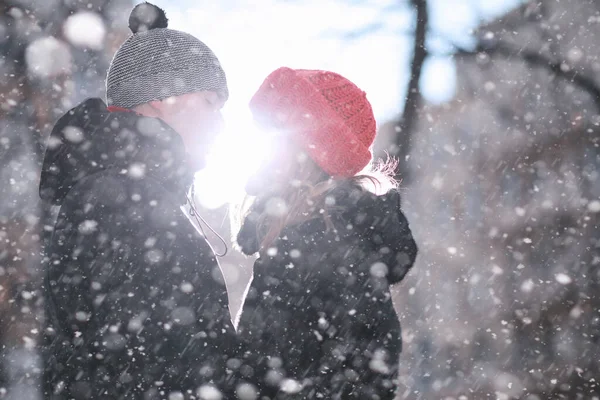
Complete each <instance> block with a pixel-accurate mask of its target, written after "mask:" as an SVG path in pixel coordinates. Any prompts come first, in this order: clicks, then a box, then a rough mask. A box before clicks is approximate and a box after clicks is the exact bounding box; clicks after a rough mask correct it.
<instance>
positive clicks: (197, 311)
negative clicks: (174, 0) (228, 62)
mask: <svg viewBox="0 0 600 400" xmlns="http://www.w3.org/2000/svg"><path fill="white" fill-rule="evenodd" d="M129 26H130V28H131V29H132V32H133V35H132V36H131V37H130V38H129V39H128V40H127V41H126V42H125V43H124V44H123V45H122V46H121V48H120V49H119V50H118V51H117V53H116V55H115V57H114V59H113V61H112V64H111V66H110V69H109V71H108V78H107V99H108V105H109V106H108V107H107V106H106V105H105V104H104V102H103V101H102V100H100V99H89V100H87V101H85V102H84V103H82V104H81V105H79V106H77V107H75V108H74V109H73V110H71V111H69V112H68V113H67V114H66V115H65V116H63V117H62V118H61V119H60V120H59V121H58V122H57V124H56V126H55V127H54V129H53V132H52V134H51V137H50V139H49V142H48V148H47V150H46V154H45V158H44V165H43V170H42V176H41V183H40V196H41V197H42V199H44V200H45V201H49V202H52V204H54V205H57V206H60V212H59V216H58V220H57V222H56V225H55V227H54V232H53V236H52V240H51V243H50V245H49V248H47V249H46V254H47V256H48V258H49V261H48V264H47V270H46V276H45V301H46V310H47V322H46V329H45V332H44V335H45V344H46V345H45V374H44V398H48V399H72V398H74V399H166V398H168V399H184V398H185V399H187V398H211V399H213V398H214V399H219V398H231V396H230V394H229V393H230V390H231V389H229V387H230V386H231V384H230V382H231V381H232V379H231V378H230V375H229V372H230V370H229V368H230V367H231V366H232V365H235V362H233V361H232V360H231V358H232V357H233V355H234V354H235V351H236V346H237V345H236V341H235V332H234V328H233V325H232V323H231V319H230V314H229V311H228V299H227V292H226V289H225V285H224V282H223V276H222V274H221V271H220V269H219V266H218V263H217V261H216V259H215V256H214V254H213V252H212V250H211V248H210V246H209V244H208V243H207V242H206V240H205V239H204V238H203V237H202V235H201V234H200V233H199V232H198V231H197V230H196V229H195V228H194V227H193V225H192V224H191V223H190V221H189V220H188V218H187V216H186V215H184V213H183V212H182V210H181V208H180V207H181V206H182V205H183V204H185V203H186V201H188V202H189V203H190V204H188V205H187V206H186V209H187V210H191V208H192V202H191V201H189V200H186V194H187V191H188V189H189V187H190V185H191V184H192V177H193V172H194V170H197V169H199V168H201V167H202V165H203V164H204V162H205V159H206V153H207V149H208V146H209V145H210V143H211V142H212V140H213V139H214V136H215V134H216V132H217V131H218V128H219V126H220V124H221V115H220V109H221V107H222V106H223V104H224V103H225V101H226V100H227V97H228V89H227V82H226V78H225V74H224V72H223V70H222V68H221V66H220V64H219V62H218V60H217V58H216V56H215V55H214V54H213V52H212V51H211V50H210V49H209V48H208V47H207V46H206V45H205V44H204V43H202V42H201V41H199V40H198V39H196V38H195V37H193V36H191V35H189V34H186V33H183V32H179V31H176V30H171V29H168V28H167V19H166V16H165V14H164V12H163V11H162V10H161V9H159V8H157V7H155V6H153V5H150V4H148V3H144V4H141V5H138V6H137V7H136V8H135V9H134V11H133V12H132V14H131V17H130V20H129ZM228 371H229V372H228ZM192 396H193V397H192Z"/></svg>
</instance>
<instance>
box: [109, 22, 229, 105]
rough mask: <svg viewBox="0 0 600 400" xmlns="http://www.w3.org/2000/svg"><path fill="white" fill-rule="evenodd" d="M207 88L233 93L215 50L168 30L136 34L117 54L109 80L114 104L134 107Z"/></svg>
mask: <svg viewBox="0 0 600 400" xmlns="http://www.w3.org/2000/svg"><path fill="white" fill-rule="evenodd" d="M203 90H211V91H215V92H217V93H218V94H219V96H220V97H221V98H222V99H223V100H227V98H228V97H229V91H228V88H227V79H226V77H225V72H224V71H223V69H222V68H221V64H220V63H219V60H218V59H217V57H216V56H215V54H214V53H213V52H212V50H210V48H208V46H206V45H205V44H204V43H202V42H201V41H200V40H198V39H196V38H195V37H194V36H192V35H190V34H187V33H185V32H180V31H177V30H173V29H168V28H156V29H151V30H148V31H144V32H138V33H135V34H133V35H132V36H131V37H129V39H127V40H126V41H125V43H123V45H122V46H121V48H119V50H118V51H117V53H116V54H115V56H114V58H113V60H112V63H111V65H110V68H109V70H108V77H107V79H106V95H107V103H108V104H109V105H113V106H118V107H123V108H132V107H135V106H137V105H139V104H144V103H148V102H150V101H153V100H163V99H166V98H168V97H172V96H179V95H182V94H186V93H193V92H198V91H203Z"/></svg>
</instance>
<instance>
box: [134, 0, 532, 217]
mask: <svg viewBox="0 0 600 400" xmlns="http://www.w3.org/2000/svg"><path fill="white" fill-rule="evenodd" d="M136 2H140V1H136ZM154 2H155V4H157V5H159V6H160V7H163V8H164V9H165V10H166V12H167V15H168V17H169V20H170V21H169V27H170V28H173V29H179V30H183V31H186V32H189V33H191V34H193V35H195V36H196V37H198V38H199V39H200V40H202V41H204V42H205V43H206V44H207V45H208V46H209V47H211V48H212V49H213V51H214V52H215V53H216V54H217V56H218V57H219V59H220V61H221V63H222V65H223V67H224V68H225V71H226V73H227V77H228V81H229V86H230V93H231V97H230V100H229V101H228V103H227V105H226V106H225V108H224V110H223V113H224V117H225V120H226V124H227V126H228V129H227V131H226V132H225V133H224V134H223V135H221V138H220V141H219V143H218V144H217V146H216V147H215V149H214V154H215V155H214V157H213V162H212V163H211V164H210V167H209V168H208V170H207V171H204V172H203V173H204V175H203V178H202V179H207V180H210V181H212V183H213V184H217V183H219V182H223V181H227V180H229V181H230V182H229V184H228V185H227V186H228V187H229V188H230V189H228V190H227V191H226V192H227V193H225V192H224V193H222V194H221V195H219V196H213V198H211V199H208V200H207V205H215V206H216V205H218V204H219V203H220V202H222V201H223V196H224V197H230V196H231V195H232V194H231V193H232V192H235V191H237V190H239V188H240V185H241V183H242V180H243V179H245V177H244V176H243V174H240V171H239V168H238V167H237V165H248V168H246V170H247V171H251V170H252V167H253V166H254V165H255V164H256V163H257V162H258V160H259V159H260V153H261V152H262V151H264V148H261V146H258V145H257V141H256V137H257V136H256V135H252V134H250V132H251V131H252V129H253V124H252V118H251V116H250V114H249V112H248V110H247V106H246V105H247V103H248V101H249V99H250V97H251V96H252V94H253V93H254V91H255V90H256V89H257V88H258V87H259V86H260V84H261V82H262V80H263V79H264V78H265V77H266V76H267V75H268V74H269V73H270V72H271V71H273V70H274V69H276V68H278V67H280V66H288V67H292V68H306V69H329V70H332V71H335V72H338V73H341V74H342V75H344V76H346V77H347V78H349V79H350V80H352V81H353V82H355V83H356V84H357V85H358V86H359V87H361V88H362V89H363V90H365V92H366V93H367V96H368V98H369V100H370V101H371V103H372V105H373V109H374V111H375V115H376V117H377V120H378V122H379V123H383V122H385V121H386V120H389V119H390V118H392V117H394V116H395V115H397V113H398V112H399V111H400V110H401V108H402V105H403V98H404V93H405V88H406V84H407V82H408V68H409V63H410V56H411V54H410V51H411V50H410V49H411V48H412V35H411V34H410V32H411V30H412V29H413V26H412V25H413V14H412V12H411V9H410V8H409V7H407V5H406V4H407V3H408V0H404V1H402V0H345V1H344V0H254V1H252V2H248V1H246V2H244V1H240V0H212V1H202V2H198V1H196V0H175V1H174V0H154ZM521 2H522V1H521V0H429V5H430V7H429V9H430V28H431V29H430V30H431V32H432V33H433V35H432V36H431V37H430V39H429V41H428V47H429V49H430V50H432V51H434V52H435V51H438V52H441V54H443V53H447V52H448V51H449V48H448V47H447V46H448V40H449V41H451V42H456V43H460V44H462V45H468V44H469V41H470V32H471V31H472V29H474V28H475V27H476V26H477V25H478V24H479V23H481V22H482V21H485V20H489V19H491V18H494V17H497V16H499V15H501V14H502V13H504V12H507V11H509V10H510V9H511V8H514V7H516V6H518V5H519V4H520V3H521ZM454 88H455V68H454V63H453V62H452V60H451V59H450V58H448V57H447V56H440V57H431V58H429V60H428V61H427V63H426V65H425V66H424V71H423V77H422V80H421V89H422V93H423V94H424V96H425V97H426V98H427V99H428V100H429V101H432V102H443V101H447V100H449V99H450V98H451V97H452V95H453V93H454ZM233 160H235V162H234V161H233ZM210 171H213V172H214V171H216V172H215V173H211V172H210ZM217 186H219V185H217ZM220 186H223V184H220ZM208 203H210V204H208ZM213 203H214V204H213Z"/></svg>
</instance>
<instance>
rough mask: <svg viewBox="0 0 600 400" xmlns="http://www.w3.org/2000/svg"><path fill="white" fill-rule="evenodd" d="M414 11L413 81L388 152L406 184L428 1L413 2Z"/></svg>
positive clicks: (417, 102)
mask: <svg viewBox="0 0 600 400" xmlns="http://www.w3.org/2000/svg"><path fill="white" fill-rule="evenodd" d="M410 3H411V5H412V7H413V8H414V9H415V11H416V18H415V36H414V46H413V57H412V62H411V65H410V79H409V82H408V88H407V91H406V101H405V103H404V110H403V111H402V114H401V116H400V117H399V118H398V119H397V120H396V121H393V124H392V126H393V129H394V135H393V140H392V143H393V144H392V146H391V148H390V149H389V153H390V155H391V156H393V157H396V158H397V159H398V161H399V163H398V168H397V171H396V174H397V176H398V178H401V179H402V180H403V182H404V183H405V184H406V183H407V181H409V180H410V175H409V171H408V163H407V157H408V155H409V153H410V145H411V137H412V134H413V131H414V129H415V126H416V124H417V112H418V110H419V107H420V106H421V103H422V96H421V92H420V91H419V81H420V79H421V72H422V70H423V64H424V63H425V59H426V58H427V55H428V54H427V49H426V47H425V40H426V38H427V29H428V24H429V15H428V12H427V0H411V1H410Z"/></svg>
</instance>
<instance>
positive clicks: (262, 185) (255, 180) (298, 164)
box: [246, 135, 307, 196]
mask: <svg viewBox="0 0 600 400" xmlns="http://www.w3.org/2000/svg"><path fill="white" fill-rule="evenodd" d="M306 158H307V156H306V154H305V153H303V152H302V151H300V150H299V149H298V147H297V146H295V145H294V144H293V143H292V142H291V141H290V140H289V138H287V137H285V136H283V135H281V136H279V137H276V138H274V139H273V140H272V142H271V146H270V149H269V152H268V154H267V156H266V157H265V159H264V160H263V162H262V163H261V165H260V166H259V168H258V169H257V171H256V172H255V173H254V174H253V175H252V176H251V177H250V178H249V179H248V182H247V183H246V193H248V194H249V195H251V196H258V195H260V194H264V193H265V192H275V191H279V190H280V189H283V188H285V187H286V186H288V185H290V184H293V183H294V182H293V181H294V179H295V177H296V176H297V175H298V172H299V171H300V170H301V169H302V166H303V164H304V162H305V160H306Z"/></svg>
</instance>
